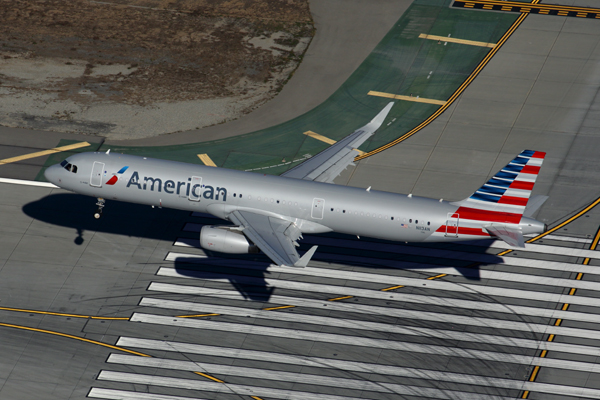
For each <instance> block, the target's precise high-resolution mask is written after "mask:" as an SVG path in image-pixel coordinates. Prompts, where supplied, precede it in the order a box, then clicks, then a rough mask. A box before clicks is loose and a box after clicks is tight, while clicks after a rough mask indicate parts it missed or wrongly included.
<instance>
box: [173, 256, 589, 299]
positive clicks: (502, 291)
mask: <svg viewBox="0 0 600 400" xmlns="http://www.w3.org/2000/svg"><path fill="white" fill-rule="evenodd" d="M181 259H185V260H186V262H187V263H192V262H193V261H194V260H195V261H196V262H197V263H202V262H206V256H195V255H193V254H185V253H173V252H170V253H169V254H167V257H166V258H165V261H173V262H174V261H176V260H180V262H181ZM233 261H234V260H223V262H224V263H226V264H228V265H235V264H236V263H235V262H233ZM218 262H219V261H217V263H218ZM211 263H215V261H212V260H211ZM237 265H239V266H240V267H242V266H243V267H244V268H247V269H259V270H264V264H262V268H261V267H260V266H257V265H253V264H252V263H249V262H248V263H245V262H242V263H239V264H237ZM253 267H254V268H253ZM267 271H268V272H284V273H293V274H295V275H305V276H312V277H322V278H336V279H342V280H350V281H359V282H370V283H380V284H381V285H385V286H387V287H389V286H396V285H402V286H412V287H418V288H421V289H424V288H427V289H433V290H445V291H451V292H462V293H473V294H483V295H486V296H504V297H511V298H517V299H524V300H540V301H551V302H556V303H570V304H580V305H586V306H598V307H600V298H592V297H581V296H569V295H568V294H556V293H551V292H538V291H532V290H520V289H507V288H503V287H497V286H488V285H485V286H484V285H477V284H470V283H464V282H461V283H455V282H448V281H443V280H427V281H426V280H424V279H420V278H406V277H402V276H393V275H383V274H377V273H373V274H369V273H364V272H353V271H346V270H333V269H327V268H313V267H305V268H294V269H293V270H290V268H287V267H274V266H270V267H269V268H268V269H267ZM515 275H520V274H515ZM180 277H181V278H190V279H197V278H194V277H188V276H185V275H180ZM531 277H532V278H531V279H530V280H533V283H534V284H538V281H536V280H535V278H534V277H536V275H531ZM541 278H543V277H541ZM561 281H563V283H565V284H566V285H567V286H558V287H559V288H565V287H569V288H570V287H574V286H571V285H572V284H574V283H575V282H584V281H576V280H569V279H562V280H561ZM516 282H521V281H519V280H516ZM546 282H548V281H546ZM585 282H588V284H587V285H582V286H589V287H591V288H592V290H598V289H599V287H600V282H590V281H585ZM554 283H556V282H554ZM580 287H581V286H580ZM351 289H352V288H349V289H348V290H351Z"/></svg>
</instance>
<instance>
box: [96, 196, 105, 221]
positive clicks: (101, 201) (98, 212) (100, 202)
mask: <svg viewBox="0 0 600 400" xmlns="http://www.w3.org/2000/svg"><path fill="white" fill-rule="evenodd" d="M104 203H106V200H104V199H103V198H102V197H98V202H97V203H96V205H97V206H98V209H97V210H96V212H95V213H94V218H96V219H99V218H100V217H101V216H102V209H103V208H104Z"/></svg>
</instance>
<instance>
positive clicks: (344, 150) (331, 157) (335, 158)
mask: <svg viewBox="0 0 600 400" xmlns="http://www.w3.org/2000/svg"><path fill="white" fill-rule="evenodd" d="M393 105H394V103H393V102H390V103H388V105H387V106H385V107H384V108H383V110H381V111H380V112H379V114H377V115H376V116H375V118H373V119H372V120H371V122H369V123H368V124H367V125H365V126H363V127H362V128H360V129H357V130H356V131H354V132H353V133H352V134H350V135H348V136H346V137H345V138H344V139H342V140H340V141H339V142H337V143H335V144H333V145H331V146H330V147H328V148H326V149H325V150H323V151H322V152H320V153H319V154H317V155H316V156H314V157H311V158H309V159H308V160H306V161H304V162H303V163H301V164H299V165H297V166H295V167H294V168H292V169H290V170H289V171H286V172H284V173H283V174H282V175H281V176H285V177H288V178H296V179H305V180H310V181H316V182H326V183H332V182H333V180H334V179H335V178H336V177H337V176H338V175H339V174H341V173H342V171H344V169H346V167H347V166H348V165H350V164H352V162H353V161H354V158H355V157H356V156H357V155H358V154H359V153H358V151H357V149H358V147H359V146H360V145H361V144H363V143H364V142H365V141H366V140H367V139H368V138H369V137H371V135H373V134H374V133H375V131H376V130H377V129H379V127H381V125H382V124H383V121H384V120H385V118H386V117H387V115H388V113H389V112H390V110H391V109H392V106H393Z"/></svg>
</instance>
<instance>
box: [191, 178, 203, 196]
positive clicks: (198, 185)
mask: <svg viewBox="0 0 600 400" xmlns="http://www.w3.org/2000/svg"><path fill="white" fill-rule="evenodd" d="M201 196H202V178H201V177H199V176H192V182H190V194H189V195H188V199H190V200H191V201H200V197H201Z"/></svg>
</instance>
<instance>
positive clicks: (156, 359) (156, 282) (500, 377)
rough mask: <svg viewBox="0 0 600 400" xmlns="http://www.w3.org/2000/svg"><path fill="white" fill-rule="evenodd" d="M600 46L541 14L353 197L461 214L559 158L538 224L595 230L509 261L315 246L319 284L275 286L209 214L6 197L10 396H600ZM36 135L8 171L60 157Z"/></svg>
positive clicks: (14, 189) (274, 271)
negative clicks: (499, 185)
mask: <svg viewBox="0 0 600 400" xmlns="http://www.w3.org/2000/svg"><path fill="white" fill-rule="evenodd" d="M369 3H370V2H369ZM362 4H363V5H364V4H366V2H365V3H362ZM582 5H583V4H582ZM350 11H351V10H349V9H344V12H348V13H350V14H352V13H351V12H350ZM359 11H360V10H359ZM353 15H355V14H353ZM398 17H399V16H398ZM398 17H396V19H397V18H398ZM390 18H391V17H390ZM335 33H336V32H331V33H329V34H330V35H334V34H335ZM342 33H343V32H342ZM384 33H385V32H384ZM342 36H343V37H345V35H342ZM599 39H600V21H595V20H586V19H580V18H566V17H556V16H544V15H530V16H528V17H527V18H526V19H525V21H524V22H523V23H522V25H521V26H520V27H519V28H518V29H517V31H516V32H515V33H514V34H513V35H512V36H511V38H510V39H509V41H508V42H507V43H506V44H505V45H504V46H503V47H502V49H501V50H500V51H499V52H498V54H497V55H496V56H495V57H494V58H493V59H492V60H491V61H490V62H489V63H488V64H487V65H486V66H485V68H484V69H483V72H482V73H481V74H480V75H479V76H478V78H477V79H476V80H475V81H474V82H473V83H472V84H471V85H470V86H469V87H468V88H467V90H466V91H465V92H464V93H463V94H462V95H461V97H460V98H459V99H458V101H457V102H456V103H454V104H453V105H452V106H451V107H450V108H449V109H448V110H447V111H446V112H444V113H443V114H442V115H441V116H440V117H439V118H438V119H436V120H435V121H434V122H433V123H432V124H430V125H429V126H427V127H426V128H424V129H423V130H421V131H420V132H418V133H417V134H416V135H414V136H413V137H411V138H410V139H409V140H407V141H406V142H403V143H401V144H399V145H397V146H395V147H393V148H391V149H388V150H386V151H384V152H382V153H380V154H377V155H375V156H372V157H370V158H368V159H365V160H362V161H360V162H359V163H358V164H357V166H356V167H353V168H349V169H348V170H347V171H346V172H345V173H344V174H343V175H342V176H341V177H340V178H339V179H338V183H341V184H349V185H354V186H360V187H367V186H372V187H373V189H381V190H388V191H393V192H401V193H414V194H415V195H423V196H428V197H434V198H441V197H444V198H448V199H460V198H464V197H467V196H468V195H469V194H470V193H471V192H472V191H473V190H475V189H477V188H478V187H479V186H480V185H481V184H482V183H483V182H484V181H485V180H486V178H487V177H489V176H490V175H492V174H493V173H494V172H496V171H497V170H498V169H499V168H500V167H501V166H503V165H505V164H506V163H507V162H508V161H509V160H511V159H512V158H513V157H514V155H515V154H517V153H518V152H520V151H521V150H523V149H525V148H531V149H535V150H540V151H546V152H547V153H548V156H547V158H546V161H545V163H544V166H543V167H542V171H541V174H540V176H539V178H538V184H537V185H536V188H535V190H534V192H535V194H544V195H549V196H550V199H549V200H548V201H547V202H546V204H545V205H544V206H543V207H542V209H541V210H540V212H539V213H538V214H537V218H538V219H540V220H542V221H544V222H546V223H548V224H549V225H550V226H551V227H552V226H556V225H557V224H558V223H560V222H563V221H565V220H567V219H568V218H569V217H572V216H575V217H576V218H574V219H573V221H572V222H570V223H568V224H566V225H564V226H562V227H561V228H560V229H559V230H557V231H556V232H553V233H552V234H551V235H550V236H548V237H545V238H543V239H540V240H538V241H536V242H535V243H533V244H530V245H527V247H526V248H525V249H519V250H517V251H513V252H511V253H508V254H504V255H498V253H500V252H501V251H503V250H504V249H505V247H504V245H503V244H502V243H495V244H489V243H487V244H484V245H481V244H472V243H471V244H469V243H467V244H460V245H456V244H454V245H431V246H422V245H407V244H398V243H383V242H376V241H371V240H369V239H367V238H362V239H360V240H358V239H357V238H352V237H347V236H339V235H329V236H310V237H308V236H307V237H306V238H305V239H304V240H303V241H302V242H301V244H302V247H301V249H302V250H306V249H308V248H309V246H312V245H313V244H319V251H318V252H317V254H316V255H315V257H314V261H313V262H311V263H310V265H309V267H307V268H303V269H289V268H273V267H269V266H268V264H269V263H268V261H267V260H266V259H265V258H263V257H258V256H256V257H254V256H239V257H222V256H219V255H216V254H206V253H205V252H204V251H203V250H201V249H199V248H197V245H198V243H197V240H196V239H197V237H198V230H199V229H200V227H201V226H202V225H203V224H214V223H218V221H217V220H215V219H214V218H211V217H208V216H203V215H190V214H189V213H186V212H179V211H174V210H166V209H150V208H147V207H142V206H137V205H130V204H121V203H110V204H109V205H108V206H107V208H106V209H105V213H104V216H103V218H102V219H101V220H99V221H97V220H94V219H93V217H92V213H93V211H94V209H95V207H94V203H95V201H94V199H92V198H85V197H83V196H79V195H75V194H70V193H67V192H65V191H62V190H59V189H51V188H46V187H32V186H21V185H13V184H5V183H0V221H1V224H0V235H1V237H2V240H0V265H1V267H0V307H5V308H7V309H2V310H0V324H2V326H0V354H2V355H3V356H2V361H0V399H5V398H6V399H19V400H20V399H30V398H39V397H40V393H43V394H44V396H43V397H44V398H47V399H81V398H85V397H86V396H88V397H92V398H105V399H112V398H132V399H133V398H135V399H161V400H167V399H169V400H174V399H181V398H209V399H240V398H242V399H250V398H252V396H255V397H254V398H255V399H256V398H262V399H275V398H289V399H300V398H302V399H311V398H314V399H329V398H330V399H336V400H337V399H342V398H344V399H349V398H371V399H397V398H403V399H419V398H420V399H422V398H432V399H447V398H461V399H469V398H472V399H482V398H486V399H487V398H489V399H492V398H493V399H504V398H521V397H523V396H526V397H527V398H530V399H576V398H600V387H599V386H600V384H599V382H600V379H598V378H599V376H598V367H597V359H598V358H597V357H598V355H600V342H599V339H600V335H598V331H599V329H598V327H599V326H598V323H599V322H600V299H599V297H600V296H598V293H599V290H598V289H599V288H600V282H599V281H600V278H599V275H598V272H597V270H596V269H597V266H598V258H596V254H597V253H596V252H595V251H593V250H588V249H589V248H590V247H592V246H593V240H594V238H595V237H596V234H597V232H598V228H599V225H600V210H599V209H597V208H593V209H591V210H589V211H588V212H585V213H581V215H580V216H577V215H576V213H577V212H578V211H581V210H582V209H584V207H585V206H586V205H589V204H590V203H592V202H593V201H594V200H595V199H597V198H598V197H600V190H599V189H598V188H599V187H600V186H599V185H598V183H600V182H598V179H599V178H598V177H597V170H598V164H599V163H598V161H597V156H596V155H597V154H598V150H599V149H598V147H599V146H600V144H599V142H598V138H597V135H598V132H599V129H598V128H600V127H599V126H598V125H599V124H600V120H599V119H598V117H597V113H598V110H599V109H600V104H599V101H600V100H599V99H597V92H598V89H599V88H600V73H598V71H600V62H599V61H600V47H598V43H600V40H599ZM347 45H348V46H349V48H350V50H351V49H352V46H353V43H348V44H347ZM367 53H368V52H367ZM365 55H366V54H365ZM363 58H364V57H363ZM296 77H297V76H296ZM296 77H295V78H296ZM334 89H335V88H334ZM323 96H325V97H327V95H326V94H323ZM291 98H293V96H291ZM315 101H317V100H315ZM275 102H277V99H276V100H274V102H272V103H273V104H275ZM281 107H285V106H281ZM288 107H291V105H289V104H288ZM307 107H308V106H307ZM250 117H251V116H248V118H250ZM227 125H229V124H227ZM227 125H223V127H226V126H227ZM232 130H233V129H232ZM15 132H16V131H9V130H6V129H5V130H2V131H0V138H1V140H2V143H4V144H5V145H4V146H3V147H2V151H3V155H4V157H10V156H14V155H19V154H23V153H26V152H27V151H35V150H36V149H41V148H48V147H53V146H55V145H56V139H52V135H53V134H49V135H47V136H37V135H36V133H31V132H28V133H25V134H24V135H25V136H21V135H18V134H15ZM44 135H46V134H44ZM63 137H64V138H66V137H65V136H61V138H63ZM71 138H73V137H71ZM5 139H6V140H5ZM47 143H48V145H47V147H44V146H45V145H46V144H47ZM42 164H43V159H34V160H31V161H27V162H20V163H16V164H7V165H3V166H0V168H1V169H0V175H1V176H3V177H14V178H22V179H28V178H29V179H31V178H30V176H31V175H34V172H35V173H37V171H39V168H40V167H41V165H42ZM206 256H208V257H206ZM581 274H582V275H581ZM386 289H389V290H386ZM565 304H566V305H565ZM289 306H293V307H289ZM279 307H285V308H279ZM8 308H9V309H8ZM273 308H276V309H273ZM40 312H47V313H52V314H44V313H40ZM57 314H62V315H57ZM67 314H68V315H67ZM92 317H93V318H92ZM111 318H122V319H111ZM67 335H68V336H67ZM107 345H110V346H116V347H112V348H111V347H107ZM132 352H135V353H132ZM140 353H141V354H140ZM143 355H147V356H151V357H143ZM532 374H534V375H532ZM221 381H223V382H221ZM526 391H528V392H526ZM161 396H162V397H161Z"/></svg>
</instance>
